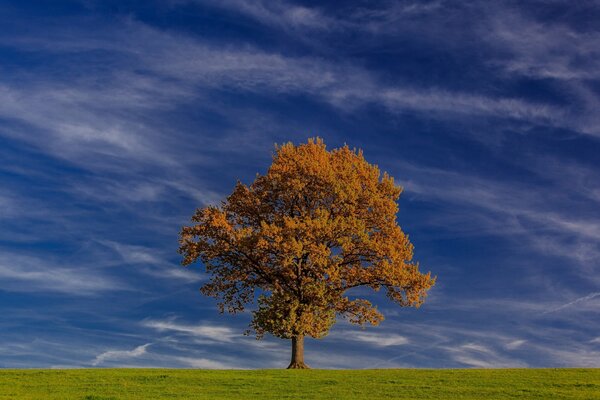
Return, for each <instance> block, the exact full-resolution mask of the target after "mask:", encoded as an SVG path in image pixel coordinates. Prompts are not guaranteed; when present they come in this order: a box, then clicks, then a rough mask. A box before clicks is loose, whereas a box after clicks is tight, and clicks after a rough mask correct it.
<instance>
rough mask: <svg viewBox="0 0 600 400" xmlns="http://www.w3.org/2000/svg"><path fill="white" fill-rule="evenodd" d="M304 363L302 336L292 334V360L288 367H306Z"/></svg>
mask: <svg viewBox="0 0 600 400" xmlns="http://www.w3.org/2000/svg"><path fill="white" fill-rule="evenodd" d="M308 368H309V367H308V365H306V364H304V336H301V335H299V336H294V337H293V338H292V361H291V362H290V365H289V366H288V369H308Z"/></svg>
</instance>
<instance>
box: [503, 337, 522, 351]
mask: <svg viewBox="0 0 600 400" xmlns="http://www.w3.org/2000/svg"><path fill="white" fill-rule="evenodd" d="M525 343H527V340H522V339H517V340H513V341H511V342H509V343H506V344H505V345H504V347H506V348H507V349H508V350H516V349H518V348H520V347H521V346H523V345H524V344H525Z"/></svg>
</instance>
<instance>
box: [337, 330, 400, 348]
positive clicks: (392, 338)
mask: <svg viewBox="0 0 600 400" xmlns="http://www.w3.org/2000/svg"><path fill="white" fill-rule="evenodd" d="M343 339H344V340H352V341H357V342H363V343H367V344H371V345H374V346H379V347H388V346H402V345H405V344H407V343H409V340H408V338H406V337H405V336H401V335H398V334H394V333H373V332H345V333H344V335H343Z"/></svg>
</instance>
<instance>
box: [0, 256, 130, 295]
mask: <svg viewBox="0 0 600 400" xmlns="http://www.w3.org/2000/svg"><path fill="white" fill-rule="evenodd" d="M0 281H2V287H3V289H5V290H10V291H18V292H59V293H63V294H68V295H71V296H91V295H96V294H98V293H99V292H103V291H114V290H123V289H126V288H127V286H126V285H125V284H123V283H122V282H118V281H115V280H114V279H113V278H111V277H108V276H106V274H103V273H101V272H100V271H98V270H97V269H93V268H90V267H85V266H80V267H65V266H61V265H57V264H56V263H54V262H52V261H48V260H43V259H39V258H36V257H32V256H22V255H18V254H9V253H4V254H2V253H0Z"/></svg>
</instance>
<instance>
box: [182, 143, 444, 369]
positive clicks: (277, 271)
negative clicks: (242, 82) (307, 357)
mask: <svg viewBox="0 0 600 400" xmlns="http://www.w3.org/2000/svg"><path fill="white" fill-rule="evenodd" d="M401 191H402V188H400V187H399V186H398V185H396V184H395V183H394V179H393V178H392V177H391V176H389V175H388V174H387V173H383V174H382V173H381V172H380V170H379V168H378V167H377V166H376V165H372V164H369V163H368V162H367V161H366V160H365V158H364V157H363V153H362V151H360V150H358V151H357V150H352V149H350V148H349V147H348V146H344V147H341V148H338V149H334V150H331V151H328V150H327V148H326V146H325V144H324V142H323V141H322V140H321V139H316V140H313V139H310V140H309V141H308V142H307V143H304V144H300V145H294V144H292V143H287V144H284V145H281V146H276V148H275V154H274V157H273V162H272V165H271V166H270V168H269V169H268V171H267V173H266V174H265V175H257V177H256V179H255V181H254V182H253V183H252V184H250V185H249V186H248V185H245V184H243V183H241V182H238V183H237V184H236V186H235V188H234V190H233V193H231V195H229V196H228V197H227V198H226V199H225V200H224V201H223V202H222V203H221V204H220V205H219V206H207V207H204V208H200V209H198V210H196V213H195V214H194V216H193V217H192V221H193V225H191V226H185V227H183V229H182V231H181V236H180V244H181V247H180V249H179V251H180V253H181V254H183V256H184V259H183V264H184V265H189V264H192V263H194V262H195V261H197V260H201V261H202V262H203V263H204V265H205V267H206V270H207V272H208V273H209V275H210V277H211V278H210V281H209V282H208V283H206V284H205V285H204V286H203V287H202V288H201V292H202V293H203V294H205V295H208V296H213V297H215V298H217V299H219V302H218V306H219V308H220V311H221V312H224V311H227V312H230V313H236V312H240V311H243V310H244V309H245V308H246V307H247V306H248V305H250V304H252V303H254V302H255V301H256V302H257V307H256V309H255V310H254V311H253V319H252V322H251V329H252V330H253V331H254V332H255V333H256V334H257V336H258V337H259V338H260V337H262V336H263V335H264V334H265V333H267V332H268V333H271V334H273V335H274V336H277V337H279V338H284V339H292V340H293V345H294V347H293V349H292V350H293V353H300V354H296V360H294V357H293V358H292V363H291V364H290V367H292V368H302V367H305V365H304V362H303V358H302V354H301V353H302V347H301V346H302V339H303V338H304V337H305V336H309V337H313V338H321V337H323V336H325V335H326V334H327V333H328V331H329V329H330V328H331V326H332V325H333V324H334V323H335V321H336V317H338V316H339V317H342V318H347V319H348V320H349V321H350V322H352V323H354V324H358V325H365V324H371V325H377V324H379V322H380V321H382V320H383V315H382V314H381V313H380V312H379V311H378V310H377V308H376V306H374V305H373V304H372V303H371V302H370V301H368V300H367V299H364V298H357V297H355V296H352V295H351V293H349V292H348V291H349V289H352V288H357V287H361V286H362V287H369V288H371V289H373V290H375V291H379V290H381V289H383V290H384V291H385V293H386V295H387V297H388V298H389V299H390V300H391V301H393V302H394V303H396V304H398V305H399V306H402V307H409V306H413V307H419V306H420V305H421V304H422V303H423V301H424V300H425V297H426V295H427V291H428V289H429V288H431V287H432V286H433V285H434V283H435V278H433V277H431V275H430V273H422V272H420V271H419V265H418V263H416V262H414V261H412V258H413V245H412V244H411V242H410V241H409V238H408V236H407V235H406V234H405V233H404V232H403V231H402V229H401V228H400V226H399V225H398V223H397V218H396V214H397V212H398V203H397V201H398V198H399V196H400V193H401ZM298 346H300V347H298Z"/></svg>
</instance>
